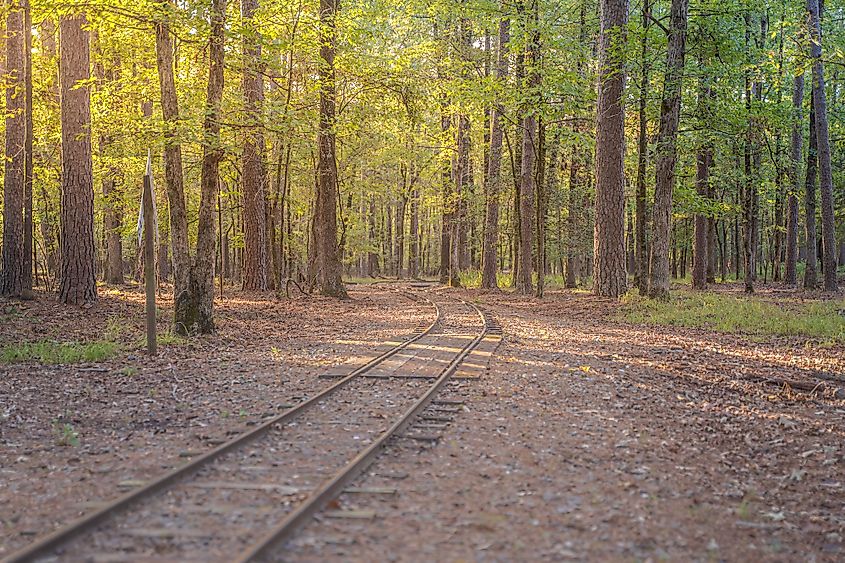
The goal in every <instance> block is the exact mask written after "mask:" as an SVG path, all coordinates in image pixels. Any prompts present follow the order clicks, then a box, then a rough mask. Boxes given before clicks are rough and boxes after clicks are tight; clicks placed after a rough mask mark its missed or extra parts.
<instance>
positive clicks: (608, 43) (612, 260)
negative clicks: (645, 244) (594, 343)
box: [593, 0, 628, 298]
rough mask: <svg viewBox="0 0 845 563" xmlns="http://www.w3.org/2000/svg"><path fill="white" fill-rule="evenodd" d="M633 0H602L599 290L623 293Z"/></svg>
mask: <svg viewBox="0 0 845 563" xmlns="http://www.w3.org/2000/svg"><path fill="white" fill-rule="evenodd" d="M627 21H628V2H627V0H601V36H600V40H599V90H598V106H597V119H596V216H595V239H594V242H593V244H594V268H593V271H594V276H593V291H594V292H595V293H596V295H601V296H605V297H614V298H615V297H620V296H621V295H623V294H624V293H625V292H626V291H627V289H628V280H627V274H626V272H625V172H624V169H623V167H624V161H625V108H624V102H623V97H622V95H623V90H624V88H625V65H624V59H623V54H622V51H623V50H624V49H623V46H624V43H623V42H624V37H625V35H624V28H625V26H626V24H627Z"/></svg>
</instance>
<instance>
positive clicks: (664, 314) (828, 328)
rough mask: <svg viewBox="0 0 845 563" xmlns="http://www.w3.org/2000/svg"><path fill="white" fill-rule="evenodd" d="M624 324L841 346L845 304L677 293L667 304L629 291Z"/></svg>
mask: <svg viewBox="0 0 845 563" xmlns="http://www.w3.org/2000/svg"><path fill="white" fill-rule="evenodd" d="M622 303H623V307H622V311H621V313H620V316H621V318H622V320H625V321H628V322H631V323H637V324H649V325H668V326H684V327H699V328H707V329H711V330H715V331H718V332H740V333H744V334H749V335H753V336H798V337H803V338H807V339H811V340H815V341H819V342H821V343H822V344H828V345H833V344H838V343H845V300H843V299H838V300H831V301H811V302H804V301H797V300H784V301H782V302H773V301H771V300H767V299H765V298H760V297H754V296H740V297H738V296H733V295H723V294H718V293H709V292H693V291H686V290H679V291H675V292H673V294H672V298H671V299H670V300H669V301H665V302H664V301H656V300H652V299H646V298H643V297H640V296H639V295H637V294H636V293H635V292H631V293H629V294H628V295H627V296H626V297H625V298H623V300H622Z"/></svg>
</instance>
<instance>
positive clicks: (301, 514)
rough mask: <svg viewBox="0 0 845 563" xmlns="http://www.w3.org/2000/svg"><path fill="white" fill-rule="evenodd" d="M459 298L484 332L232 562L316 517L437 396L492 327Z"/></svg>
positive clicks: (255, 554) (260, 553)
mask: <svg viewBox="0 0 845 563" xmlns="http://www.w3.org/2000/svg"><path fill="white" fill-rule="evenodd" d="M460 301H461V302H462V303H464V304H465V305H469V306H470V307H472V308H473V309H475V311H476V313H478V316H479V317H480V318H481V322H482V329H481V332H480V333H479V334H478V335H477V336H476V337H475V338H474V339H473V340H472V341H471V342H469V343H468V344H466V345H465V346H464V347H463V348H462V349H461V351H460V352H459V353H458V354H457V355H456V356H455V357H454V358H453V359H452V361H451V362H450V363H449V365H447V366H446V367H444V368H443V370H442V371H441V372H440V375H439V376H438V377H437V381H435V382H434V383H433V384H432V385H431V387H429V389H428V390H427V391H426V392H425V394H424V395H423V396H422V397H420V398H419V399H418V400H417V401H416V402H415V403H414V404H413V405H412V406H411V407H410V408H409V409H408V410H407V411H405V413H404V414H402V416H401V418H400V419H399V420H397V421H396V422H395V423H394V424H393V425H392V426H391V427H390V428H388V429H387V430H386V431H385V432H384V433H383V434H382V435H381V436H379V438H378V439H377V440H376V441H374V442H373V443H372V444H370V445H369V446H367V448H366V449H364V450H363V451H361V452H360V453H359V454H358V455H357V456H356V457H355V458H354V459H352V461H350V462H349V463H348V464H347V465H346V466H344V467H343V468H342V469H341V470H340V471H338V472H337V473H335V475H334V476H333V477H331V478H330V479H329V480H327V481H325V482H324V483H323V484H322V485H321V486H320V487H319V488H318V489H317V490H315V491H314V492H313V493H312V494H311V495H310V496H309V497H308V498H307V499H306V500H305V501H303V503H302V504H300V505H299V506H298V507H297V508H296V509H294V511H293V512H291V513H289V514H288V515H287V516H286V517H285V518H284V520H282V521H281V522H280V523H279V524H278V525H277V526H276V527H275V528H273V529H272V530H271V531H270V532H269V533H268V534H267V535H265V536H264V537H263V538H261V539H260V540H259V541H258V542H256V543H254V544H253V545H251V546H250V547H248V548H247V549H245V550H244V551H242V552H241V553H240V555H238V557H236V558H235V559H232V560H231V561H233V562H234V563H247V562H249V561H255V560H256V559H259V558H261V557H264V556H266V555H268V554H269V551H270V550H271V549H273V548H274V547H276V546H278V545H279V544H281V543H282V542H284V541H285V540H287V539H290V537H291V536H293V534H295V533H296V532H297V530H299V529H300V528H301V527H302V526H303V525H305V524H306V523H307V521H308V519H309V518H311V517H313V516H314V515H315V514H316V513H317V512H319V511H320V510H321V509H322V508H323V507H324V506H325V505H326V504H328V503H329V502H330V501H331V500H332V499H333V498H335V497H337V496H338V495H339V494H340V493H342V492H343V490H344V489H345V488H346V487H347V486H348V485H349V484H350V483H351V482H352V481H353V480H354V479H355V478H357V477H358V476H359V475H360V474H361V473H362V472H363V471H364V470H365V469H366V468H367V467H368V466H369V465H370V464H371V463H372V462H373V461H374V460H375V459H376V458H377V457H378V455H379V454H380V453H381V451H382V450H383V449H384V448H385V447H386V446H387V442H388V441H389V440H390V439H391V438H393V437H394V436H395V435H396V434H398V433H399V432H401V431H402V430H403V429H405V428H406V427H407V426H408V425H409V424H410V423H411V421H412V420H413V419H414V417H415V416H417V415H418V414H419V413H421V412H422V411H423V410H424V409H425V408H426V407H427V406H428V404H429V403H430V402H431V400H432V399H433V398H434V396H435V395H437V393H438V392H439V391H440V389H441V388H442V387H443V386H444V385H445V384H446V383H447V382H448V381H449V379H450V378H451V377H452V374H454V373H455V371H456V370H457V368H458V366H459V365H460V364H461V362H463V361H464V359H465V358H466V357H467V355H469V354H470V353H471V352H472V351H473V350H474V349H475V348H476V347H477V346H478V344H479V343H480V342H481V341H482V340H483V339H484V337H485V336H486V335H487V332H488V329H489V325H488V323H487V318H486V317H485V316H484V313H483V312H482V311H481V309H479V308H478V307H477V306H476V305H475V304H473V303H468V302H466V301H464V300H462V299H461V300H460Z"/></svg>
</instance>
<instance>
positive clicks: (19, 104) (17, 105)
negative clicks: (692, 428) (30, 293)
mask: <svg viewBox="0 0 845 563" xmlns="http://www.w3.org/2000/svg"><path fill="white" fill-rule="evenodd" d="M7 9H8V15H7V16H6V68H5V73H4V74H5V77H6V158H5V159H4V160H5V164H6V166H5V174H4V176H3V255H2V256H3V263H2V267H1V268H2V269H0V295H13V296H20V295H21V294H22V293H23V291H24V277H25V276H26V273H25V272H24V256H25V255H24V216H23V215H24V197H25V185H24V184H25V174H26V170H25V169H26V129H27V124H26V99H25V96H24V95H22V94H23V92H24V88H25V86H24V84H25V82H26V79H27V77H26V69H25V68H24V67H25V61H24V42H25V41H24V24H25V21H24V20H25V17H24V11H23V9H22V8H21V6H20V4H19V3H18V2H17V1H16V0H10V1H9V2H8V4H7ZM63 52H64V50H63ZM62 115H63V117H64V114H62ZM92 213H93V210H92Z"/></svg>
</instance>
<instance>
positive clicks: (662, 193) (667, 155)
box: [648, 0, 689, 299]
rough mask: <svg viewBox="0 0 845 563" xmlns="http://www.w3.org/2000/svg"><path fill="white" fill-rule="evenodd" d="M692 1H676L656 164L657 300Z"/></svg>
mask: <svg viewBox="0 0 845 563" xmlns="http://www.w3.org/2000/svg"><path fill="white" fill-rule="evenodd" d="M688 7H689V0H672V6H671V9H670V12H671V13H670V23H669V26H670V27H669V42H668V49H667V52H666V75H665V77H664V82H663V101H662V102H661V105H660V131H659V132H658V135H657V157H656V161H655V185H654V209H653V220H652V233H653V237H652V243H651V259H650V261H649V282H648V294H649V297H652V298H654V299H668V297H669V238H670V236H671V232H672V194H673V192H674V190H675V161H676V159H677V146H676V138H677V135H678V121H679V120H680V113H681V86H682V83H683V77H684V53H685V44H686V35H687V9H688Z"/></svg>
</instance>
